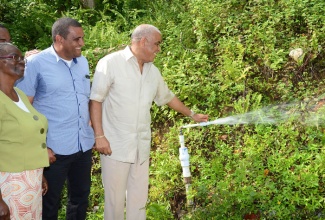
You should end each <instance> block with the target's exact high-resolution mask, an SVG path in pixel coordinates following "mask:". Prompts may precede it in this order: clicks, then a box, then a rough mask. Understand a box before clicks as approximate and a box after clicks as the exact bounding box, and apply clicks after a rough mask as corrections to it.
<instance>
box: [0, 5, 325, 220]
mask: <svg viewBox="0 0 325 220" xmlns="http://www.w3.org/2000/svg"><path fill="white" fill-rule="evenodd" d="M45 3H48V4H50V6H49V5H46V4H45ZM62 15H65V16H71V17H74V18H76V19H78V20H79V21H80V22H82V24H83V27H84V31H85V43H86V46H85V49H84V55H85V56H86V57H87V58H88V60H89V63H90V68H91V71H92V72H93V70H94V68H95V66H96V64H97V61H98V60H99V59H100V58H101V57H103V56H104V55H106V54H107V53H110V52H112V51H115V50H118V49H121V48H123V47H124V46H125V45H127V44H129V35H130V33H131V30H132V29H133V28H134V27H135V26H137V25H138V24H140V23H151V24H153V25H156V26H157V27H158V28H159V29H160V30H161V31H162V34H163V39H164V40H163V43H162V51H161V53H160V54H159V55H158V56H157V58H156V61H155V64H156V65H157V66H158V67H159V69H160V70H161V71H162V75H163V76H164V78H165V80H166V82H167V83H168V85H169V87H170V88H171V89H172V90H173V91H174V92H175V94H177V96H178V97H179V98H180V99H181V100H182V101H184V103H185V104H187V105H188V106H190V107H191V108H192V109H194V110H195V111H197V112H204V113H207V114H209V115H210V119H211V120H214V119H215V118H224V117H228V116H234V115H239V114H244V115H245V114H247V113H251V112H253V111H258V110H261V109H262V110H263V109H265V106H267V107H268V106H277V105H278V106H281V105H288V106H290V103H295V104H296V105H295V107H294V108H292V109H286V111H282V112H280V113H282V114H283V116H286V117H284V118H285V119H286V120H284V121H283V120H282V121H281V123H276V124H254V123H253V124H246V125H227V124H225V125H214V126H212V125H211V126H208V127H202V128H191V129H185V130H184V131H183V132H184V134H185V137H186V145H187V147H188V148H189V153H190V155H191V159H190V160H191V173H192V182H193V183H192V189H193V192H192V194H191V195H189V196H190V197H191V198H192V199H193V200H194V205H193V207H190V208H189V207H187V206H186V199H187V198H186V194H185V186H184V183H183V181H182V177H181V167H180V164H179V159H178V147H179V143H178V142H179V141H178V134H179V129H180V127H181V126H182V125H184V124H187V123H191V121H190V120H189V119H188V118H185V117H183V116H181V115H179V114H178V113H176V112H174V111H172V110H170V109H168V108H167V107H166V106H163V107H157V106H154V107H153V108H152V116H153V124H152V130H153V135H152V140H153V141H152V148H153V149H152V153H151V166H150V191H149V199H150V201H149V202H148V205H147V216H148V219H173V218H174V219H243V218H244V217H245V214H250V213H255V214H258V215H259V216H260V218H264V219H319V218H324V215H325V214H324V211H323V210H324V192H325V186H324V176H325V170H324V169H325V167H324V164H325V163H324V159H323V158H325V157H324V156H325V155H324V149H323V145H324V142H325V139H324V128H323V123H324V122H323V121H324V120H323V118H322V116H321V114H317V115H316V114H315V112H317V111H318V112H320V113H321V112H322V109H321V106H322V104H323V103H324V101H323V95H322V94H323V93H324V88H325V87H324V82H323V79H324V73H325V71H324V69H325V63H324V57H325V53H324V46H325V44H324V42H325V34H324V33H325V29H324V25H323V24H324V23H325V3H324V1H321V0H314V1H308V0H295V1H287V0H277V1H275V0H251V1H241V0H225V1H219V0H217V1H215V0H204V1H203V0H195V1H194V0H185V1H184V0H182V1H180V0H175V1H169V0H167V1H166V0H157V1H147V0H141V1H133V0H119V1H110V0H105V1H96V7H95V8H94V9H86V8H83V7H82V4H81V3H80V1H60V0H56V1H45V0H43V1H41V0H40V1H32V0H24V1H18V0H12V1H2V2H1V5H0V18H1V21H2V22H4V23H5V24H6V25H7V26H8V27H9V29H10V31H11V35H12V38H13V41H14V43H15V44H17V45H18V46H19V48H20V49H22V51H25V50H28V49H33V48H35V47H37V48H40V49H44V48H46V47H48V46H49V45H50V44H51V37H50V29H51V25H52V23H53V21H54V20H56V19H57V18H58V17H61V16H62ZM297 48H301V49H302V50H303V55H302V56H301V57H299V59H297V60H295V59H293V58H291V57H290V56H289V53H290V51H291V50H293V49H297ZM290 115H292V116H297V115H298V116H299V117H293V118H290V117H287V116H290ZM254 116H255V117H256V119H257V118H258V117H262V116H257V115H254ZM280 116H281V114H280V115H279V116H277V117H280ZM311 119H313V120H311ZM308 120H310V121H308ZM98 159H99V158H98V154H95V156H94V167H93V171H92V173H93V177H92V178H93V179H92V180H93V186H92V190H91V196H90V199H91V202H90V207H89V216H88V218H89V219H102V218H103V217H102V216H103V188H102V186H101V178H100V166H99V165H98ZM63 209H64V206H63Z"/></svg>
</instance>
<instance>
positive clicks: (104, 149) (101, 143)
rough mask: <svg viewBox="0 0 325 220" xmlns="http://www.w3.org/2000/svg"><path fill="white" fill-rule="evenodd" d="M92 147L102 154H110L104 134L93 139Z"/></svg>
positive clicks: (109, 147)
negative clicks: (93, 144)
mask: <svg viewBox="0 0 325 220" xmlns="http://www.w3.org/2000/svg"><path fill="white" fill-rule="evenodd" d="M94 149H95V150H96V151H98V152H99V153H101V154H104V155H109V156H111V154H112V150H111V146H110V144H109V142H108V140H107V139H106V137H105V136H104V137H101V138H97V139H95V146H94Z"/></svg>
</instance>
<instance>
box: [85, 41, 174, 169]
mask: <svg viewBox="0 0 325 220" xmlns="http://www.w3.org/2000/svg"><path fill="white" fill-rule="evenodd" d="M174 96H175V95H174V94H173V93H172V92H171V91H170V90H169V89H168V87H167V85H166V83H165V82H164V80H163V78H162V76H161V74H160V71H159V70H158V68H157V67H156V66H155V65H154V64H153V63H145V64H144V66H143V71H142V74H141V73H140V69H139V65H138V62H137V59H136V57H135V56H134V55H133V54H132V52H131V50H130V48H129V47H128V46H127V47H126V48H125V49H124V50H121V51H118V52H114V53H112V54H109V55H107V56H105V57H103V58H102V59H100V60H99V62H98V64H97V66H96V70H95V74H94V78H93V83H92V88H91V94H90V99H91V100H94V101H97V102H102V108H103V109H102V124H103V130H104V134H105V136H106V138H107V140H108V141H109V142H110V147H111V149H112V155H111V156H109V157H110V158H111V159H115V160H118V161H122V162H128V163H134V162H135V158H136V153H137V151H139V159H140V163H142V162H144V161H146V160H147V159H149V155H150V145H151V129H150V124H151V115H150V108H151V106H152V102H153V101H154V102H155V103H156V104H157V105H159V106H160V105H165V104H167V103H168V102H170V101H171V100H172V99H173V98H174Z"/></svg>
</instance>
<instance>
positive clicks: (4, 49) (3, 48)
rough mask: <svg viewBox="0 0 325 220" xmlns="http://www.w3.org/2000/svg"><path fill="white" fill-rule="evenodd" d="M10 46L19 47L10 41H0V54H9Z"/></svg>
mask: <svg viewBox="0 0 325 220" xmlns="http://www.w3.org/2000/svg"><path fill="white" fill-rule="evenodd" d="M10 47H15V48H17V49H18V47H16V46H15V45H13V44H12V43H9V42H2V43H0V55H7V54H8V48H10ZM18 50H19V49H18Z"/></svg>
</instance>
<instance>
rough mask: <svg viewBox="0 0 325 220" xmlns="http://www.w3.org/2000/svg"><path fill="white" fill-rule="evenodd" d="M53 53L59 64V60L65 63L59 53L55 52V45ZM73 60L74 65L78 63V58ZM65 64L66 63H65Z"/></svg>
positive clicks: (52, 48)
mask: <svg viewBox="0 0 325 220" xmlns="http://www.w3.org/2000/svg"><path fill="white" fill-rule="evenodd" d="M51 52H52V53H53V55H54V56H55V57H56V62H59V60H62V61H64V59H63V58H61V57H60V56H59V55H58V54H57V52H56V51H55V49H54V46H53V44H52V45H51ZM72 60H73V62H74V63H78V61H77V58H73V59H72ZM64 62H65V61H64Z"/></svg>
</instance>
